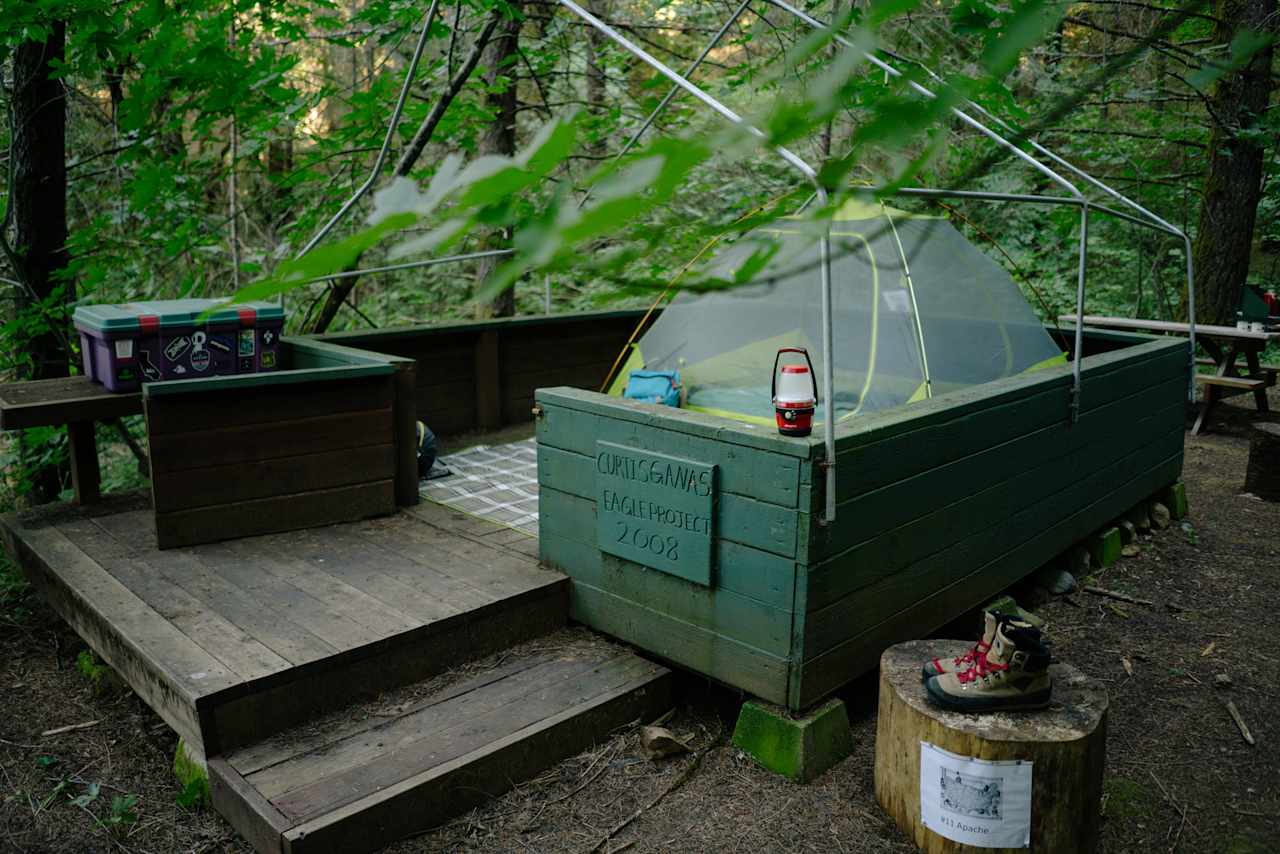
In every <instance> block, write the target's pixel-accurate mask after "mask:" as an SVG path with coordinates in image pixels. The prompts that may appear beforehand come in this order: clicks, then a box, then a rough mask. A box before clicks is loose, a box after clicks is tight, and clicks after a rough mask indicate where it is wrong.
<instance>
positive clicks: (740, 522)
mask: <svg viewBox="0 0 1280 854" xmlns="http://www.w3.org/2000/svg"><path fill="white" fill-rule="evenodd" d="M663 453H678V451H674V450H673V451H670V452H668V451H663ZM699 462H705V460H699ZM717 474H718V475H719V474H723V475H724V479H726V480H733V478H732V476H731V475H729V470H728V467H727V466H722V467H721V468H719V469H718V470H717ZM595 476H596V466H595V456H594V453H593V454H592V455H591V456H584V455H582V454H577V453H570V452H568V451H562V450H559V449H557V448H554V447H550V446H547V447H544V446H543V445H542V444H541V439H539V445H538V482H539V488H540V490H541V489H543V488H552V489H556V490H559V491H561V492H566V493H568V494H570V495H576V496H578V497H579V498H585V499H587V500H589V501H591V502H592V504H593V505H594V504H595V498H596V487H595ZM539 506H540V507H541V504H540V505H539ZM800 515H802V514H800V513H799V512H798V511H796V510H793V509H790V508H784V507H780V506H778V505H776V504H769V503H767V502H764V501H758V500H756V499H754V498H747V497H745V496H742V495H738V494H736V493H733V492H728V491H725V490H723V489H722V490H719V494H718V496H717V501H716V504H715V516H714V520H715V521H714V524H713V527H712V535H713V537H714V538H715V539H724V540H729V541H730V542H734V543H739V544H741V545H743V546H750V547H752V548H756V549H761V550H763V551H768V552H772V553H774V554H776V555H780V556H782V557H786V558H791V557H795V554H796V545H797V536H796V531H797V528H798V526H799V524H800V521H799V518H798V517H799V516H800ZM592 524H593V525H594V521H593V522H592Z"/></svg>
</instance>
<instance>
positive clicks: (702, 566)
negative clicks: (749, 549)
mask: <svg viewBox="0 0 1280 854" xmlns="http://www.w3.org/2000/svg"><path fill="white" fill-rule="evenodd" d="M593 463H594V470H595V472H594V475H595V476H594V485H593V493H594V498H595V501H596V545H597V547H598V548H599V549H600V550H601V551H604V552H608V553H609V554H612V555H615V556H617V557H621V558H625V559H626V560H629V561H634V562H635V563H638V564H641V565H643V566H646V567H649V568H652V569H656V570H658V571H660V572H665V573H667V574H669V575H674V576H676V577H677V578H683V579H685V580H686V581H692V582H694V583H695V584H700V585H702V586H703V587H706V586H707V585H709V584H710V583H711V556H712V547H711V537H712V530H711V522H712V520H713V519H714V518H715V504H716V467H715V466H714V465H707V464H705V463H700V462H696V461H694V460H686V459H683V458H681V457H673V456H671V455H669V454H660V453H658V452H657V451H646V450H641V449H637V448H629V447H627V446H625V445H617V444H614V443H612V442H602V441H597V442H596V454H595V458H594V460H593Z"/></svg>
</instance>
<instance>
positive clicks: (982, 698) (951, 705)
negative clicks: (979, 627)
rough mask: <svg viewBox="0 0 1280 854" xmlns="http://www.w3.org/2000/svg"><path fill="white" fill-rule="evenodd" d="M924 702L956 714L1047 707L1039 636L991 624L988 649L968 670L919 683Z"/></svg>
mask: <svg viewBox="0 0 1280 854" xmlns="http://www.w3.org/2000/svg"><path fill="white" fill-rule="evenodd" d="M925 689H926V690H928V692H929V699H930V700H932V701H933V702H934V703H936V704H937V705H939V706H942V707H943V708H944V709H950V710H952V711H956V712H1005V711H1013V710H1017V709H1043V708H1044V707H1045V706H1047V705H1049V696H1050V694H1051V693H1052V691H1053V680H1052V679H1051V678H1050V676H1049V650H1048V649H1047V648H1046V647H1045V645H1044V642H1043V641H1041V639H1040V632H1039V631H1037V630H1035V629H1032V628H1024V627H1022V626H1018V625H1016V624H1014V623H999V622H997V625H996V631H995V636H994V637H993V638H992V641H991V649H989V650H988V651H987V654H986V655H984V656H982V657H981V658H977V659H975V661H974V665H973V667H971V668H969V669H968V670H958V671H956V672H954V673H943V674H942V675H940V676H935V677H933V678H932V679H930V680H929V681H928V682H926V683H925Z"/></svg>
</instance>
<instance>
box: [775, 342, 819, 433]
mask: <svg viewBox="0 0 1280 854" xmlns="http://www.w3.org/2000/svg"><path fill="white" fill-rule="evenodd" d="M783 353H799V354H800V355H802V356H804V361H805V364H803V365H783V366H782V370H781V371H779V370H778V363H779V362H781V361H782V354H783ZM817 405H818V380H817V378H816V377H815V376H814V374H813V362H812V361H810V360H809V351H808V350H806V349H804V348H803V347H783V348H782V349H780V350H779V351H778V355H776V356H774V357H773V411H774V414H775V415H776V417H777V420H778V432H779V433H781V434H782V435H784V436H808V435H809V433H810V432H811V431H812V430H813V410H814V407H816V406H817Z"/></svg>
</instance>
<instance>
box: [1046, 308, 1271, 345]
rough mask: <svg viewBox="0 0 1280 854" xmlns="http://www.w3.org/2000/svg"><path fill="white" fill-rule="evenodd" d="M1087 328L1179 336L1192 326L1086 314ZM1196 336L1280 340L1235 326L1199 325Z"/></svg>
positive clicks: (1065, 319)
mask: <svg viewBox="0 0 1280 854" xmlns="http://www.w3.org/2000/svg"><path fill="white" fill-rule="evenodd" d="M1058 320H1059V321H1060V322H1062V323H1070V324H1071V325H1072V326H1074V325H1075V321H1076V317H1075V315H1074V314H1064V315H1060V316H1059V317H1058ZM1084 323H1085V325H1086V326H1101V327H1104V328H1107V329H1133V330H1149V331H1153V332H1173V333H1176V334H1179V335H1187V334H1189V333H1190V330H1191V326H1190V325H1189V324H1186V323H1179V322H1177V321H1171V320H1144V319H1142V318H1134V317H1107V316H1104V315H1100V314H1086V315H1085V316H1084ZM1196 335H1197V336H1205V337H1209V338H1221V339H1223V340H1224V341H1229V340H1232V339H1235V340H1240V341H1271V340H1280V333H1277V332H1250V331H1249V330H1247V329H1237V328H1236V327H1234V326H1217V325H1214V324H1209V323H1197V324H1196Z"/></svg>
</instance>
